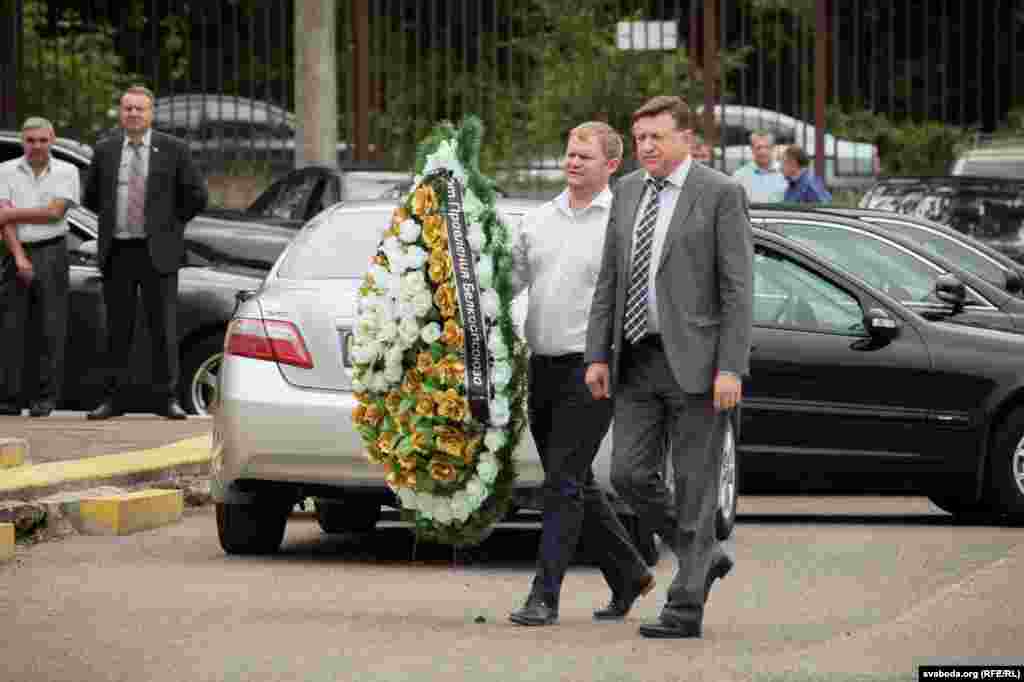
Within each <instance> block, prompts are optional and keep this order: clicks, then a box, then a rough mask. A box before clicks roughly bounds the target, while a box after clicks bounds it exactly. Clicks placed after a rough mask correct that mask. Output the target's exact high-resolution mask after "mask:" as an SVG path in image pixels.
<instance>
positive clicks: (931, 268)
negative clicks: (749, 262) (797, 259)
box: [774, 222, 979, 305]
mask: <svg viewBox="0 0 1024 682" xmlns="http://www.w3.org/2000/svg"><path fill="white" fill-rule="evenodd" d="M774 227H775V228H776V229H777V230H778V231H780V232H782V233H783V234H785V235H786V236H787V237H789V238H791V239H794V240H796V241H798V242H800V243H802V244H804V245H805V246H807V247H808V248H810V249H811V250H812V251H814V252H815V253H817V254H818V255H820V256H821V257H822V258H825V259H827V260H830V261H832V262H833V263H835V264H836V265H838V266H840V267H842V268H843V269H845V270H847V271H849V272H850V273H851V274H853V275H854V276H856V277H858V278H860V279H863V280H864V281H865V282H867V283H868V284H870V285H871V286H873V287H875V288H877V289H880V290H881V291H884V292H885V293H887V294H888V295H890V296H892V297H893V298H895V299H896V300H898V301H900V302H901V303H941V302H940V301H939V299H938V298H937V297H936V296H935V282H936V280H938V278H939V276H940V275H942V274H944V273H943V270H942V269H941V268H939V267H938V266H937V265H935V264H933V263H929V262H928V261H926V260H924V259H923V258H921V257H919V256H917V255H915V254H913V253H911V252H910V251H909V250H907V249H904V248H902V247H900V246H898V245H896V244H894V243H893V242H890V241H887V240H885V239H881V238H879V237H877V236H875V235H872V234H870V233H868V232H861V231H858V230H854V229H848V228H845V227H841V226H838V225H818V224H812V223H782V222H780V223H775V224H774ZM978 303H979V301H978V300H977V299H973V300H971V299H970V297H969V298H968V304H975V305H976V304H978Z"/></svg>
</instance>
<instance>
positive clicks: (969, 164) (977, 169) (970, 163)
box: [959, 159, 1024, 179]
mask: <svg viewBox="0 0 1024 682" xmlns="http://www.w3.org/2000/svg"><path fill="white" fill-rule="evenodd" d="M959 174H960V175H977V176H980V177H985V178H1019V179H1024V159H1019V160H1018V159H969V160H967V161H964V164H963V166H962V167H961V169H960V173H959Z"/></svg>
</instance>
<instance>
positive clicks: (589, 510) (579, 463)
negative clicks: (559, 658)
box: [528, 354, 647, 608]
mask: <svg viewBox="0 0 1024 682" xmlns="http://www.w3.org/2000/svg"><path fill="white" fill-rule="evenodd" d="M584 373H585V367H584V365H583V356H582V354H574V355H571V356H561V357H545V356H537V355H534V356H533V357H532V358H531V359H530V391H529V402H528V406H529V415H530V431H531V433H532V434H533V439H534V441H535V442H536V444H537V451H538V453H539V454H540V460H541V463H542V464H543V466H544V490H543V493H544V516H543V528H542V530H541V540H540V550H539V552H538V555H539V556H538V559H537V574H536V576H535V577H534V581H533V587H532V589H531V592H532V594H534V595H535V596H540V597H542V598H543V599H544V600H545V601H546V602H547V603H548V604H549V605H551V606H554V607H556V608H557V606H558V598H559V593H560V592H561V588H562V579H563V577H564V576H565V571H566V569H567V568H568V566H569V563H570V562H571V561H572V558H573V553H574V552H575V550H576V547H577V545H578V544H579V541H580V537H581V535H582V537H583V541H584V543H586V545H587V546H588V547H590V548H593V549H594V550H595V554H596V559H597V563H598V566H599V567H600V569H601V573H602V574H603V575H604V579H605V581H606V582H607V583H608V585H609V587H611V589H612V593H613V594H622V593H624V592H628V591H631V590H632V589H633V588H634V586H635V585H636V584H637V583H639V582H640V580H641V579H642V578H643V577H644V576H645V575H647V566H646V565H645V564H644V562H643V559H642V558H641V557H640V554H639V552H637V550H636V548H635V547H634V546H633V543H632V542H631V540H630V538H629V534H628V533H627V531H626V529H625V528H624V527H623V526H622V522H621V521H619V518H618V516H617V515H616V514H615V511H614V510H613V509H612V507H611V504H610V503H609V502H608V498H607V497H606V496H605V494H604V491H602V490H601V488H600V487H599V486H598V485H597V483H596V482H595V481H594V472H593V469H592V468H591V464H592V463H593V461H594V457H595V456H596V455H597V451H598V448H599V447H600V445H601V440H602V439H603V438H604V435H605V433H607V431H608V424H609V423H610V422H611V417H612V404H611V401H610V400H594V398H593V397H591V395H590V389H588V388H587V385H586V384H585V383H584V381H583V377H584Z"/></svg>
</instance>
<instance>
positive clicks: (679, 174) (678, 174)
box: [644, 156, 693, 189]
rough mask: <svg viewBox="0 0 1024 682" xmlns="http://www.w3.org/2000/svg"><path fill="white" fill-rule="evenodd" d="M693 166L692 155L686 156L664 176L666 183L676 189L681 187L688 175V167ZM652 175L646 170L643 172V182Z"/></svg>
mask: <svg viewBox="0 0 1024 682" xmlns="http://www.w3.org/2000/svg"><path fill="white" fill-rule="evenodd" d="M691 166H693V157H691V156H687V157H686V160H685V161H683V162H682V163H681V164H679V165H678V166H676V169H675V170H674V171H672V172H671V173H669V174H668V176H666V177H665V180H666V181H667V182H668V184H670V185H672V186H673V187H675V188H676V189H682V188H683V183H685V182H686V178H687V177H688V176H689V175H690V167H691ZM653 177H654V176H653V175H651V174H650V173H648V172H646V171H645V172H644V182H645V183H646V181H647V180H649V179H652V178H653Z"/></svg>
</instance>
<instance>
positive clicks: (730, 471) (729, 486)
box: [715, 421, 740, 540]
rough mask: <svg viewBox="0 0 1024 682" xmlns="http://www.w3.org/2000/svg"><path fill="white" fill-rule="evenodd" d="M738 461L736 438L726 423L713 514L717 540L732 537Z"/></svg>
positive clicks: (734, 523)
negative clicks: (716, 503) (716, 508)
mask: <svg viewBox="0 0 1024 682" xmlns="http://www.w3.org/2000/svg"><path fill="white" fill-rule="evenodd" d="M739 473H740V470H739V459H738V458H737V457H736V438H735V437H734V436H733V430H732V422H730V421H726V425H725V436H724V437H723V439H722V469H721V479H720V480H719V482H718V510H717V511H716V512H715V533H716V535H717V536H718V539H719V540H725V539H726V538H728V537H729V536H730V535H732V531H733V528H734V527H735V525H736V505H737V499H738V492H739V480H740V479H739Z"/></svg>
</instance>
